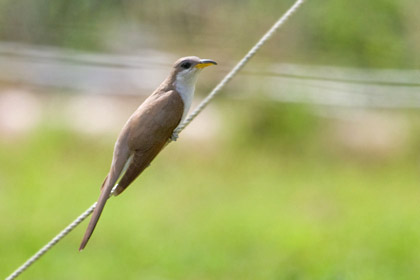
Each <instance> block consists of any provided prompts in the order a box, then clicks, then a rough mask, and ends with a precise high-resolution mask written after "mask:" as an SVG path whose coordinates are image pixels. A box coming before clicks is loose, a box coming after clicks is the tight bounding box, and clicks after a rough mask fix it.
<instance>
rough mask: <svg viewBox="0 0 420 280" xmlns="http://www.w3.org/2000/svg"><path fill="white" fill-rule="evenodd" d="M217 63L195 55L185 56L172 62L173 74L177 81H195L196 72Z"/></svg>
mask: <svg viewBox="0 0 420 280" xmlns="http://www.w3.org/2000/svg"><path fill="white" fill-rule="evenodd" d="M210 65H217V63H216V62H215V61H213V60H211V59H200V58H199V57H196V56H187V57H182V58H180V59H178V60H177V61H176V62H175V64H174V66H173V67H174V69H173V71H174V74H175V78H176V81H177V82H182V83H186V84H189V83H193V84H194V83H195V81H196V80H197V77H198V73H200V72H201V70H202V69H203V68H205V67H207V66H210Z"/></svg>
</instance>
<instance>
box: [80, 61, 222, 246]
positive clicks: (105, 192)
mask: <svg viewBox="0 0 420 280" xmlns="http://www.w3.org/2000/svg"><path fill="white" fill-rule="evenodd" d="M216 64H217V63H216V62H215V61H213V60H210V59H200V58H198V57H195V56H189V57H183V58H180V59H178V60H177V61H176V62H175V64H174V65H173V67H172V71H171V73H170V74H169V76H168V77H167V78H166V79H165V80H164V81H163V82H162V84H161V85H160V86H159V87H158V88H157V89H156V90H155V91H154V92H153V93H152V95H150V96H149V97H148V98H147V99H146V100H145V101H144V102H143V103H142V104H141V105H140V107H138V109H137V110H136V111H135V112H134V113H133V115H131V117H130V118H129V119H128V121H127V122H126V124H125V125H124V127H123V128H122V130H121V132H120V135H119V136H118V139H117V142H116V143H115V147H114V155H113V158H112V163H111V168H110V170H109V173H108V175H107V176H106V178H105V181H104V182H103V184H102V188H101V194H100V196H99V199H98V202H97V203H96V207H95V210H94V211H93V214H92V218H91V219H90V222H89V225H88V227H87V230H86V232H85V235H84V237H83V240H82V243H81V244H80V248H79V250H83V249H84V248H85V246H86V244H87V242H88V241H89V238H90V236H91V235H92V233H93V230H94V229H95V226H96V224H97V222H98V220H99V217H100V216H101V213H102V210H103V209H104V206H105V203H106V201H107V200H108V198H109V196H110V193H111V190H112V189H113V187H114V186H115V185H116V184H117V181H118V179H119V178H120V177H121V179H120V180H119V181H118V185H117V187H116V190H115V192H114V195H119V194H120V193H121V192H123V191H124V190H125V189H126V188H127V187H128V186H129V185H130V184H131V182H133V181H134V180H135V179H136V178H137V176H139V175H140V173H141V172H142V171H143V170H144V169H145V168H146V167H147V166H149V164H150V162H151V161H152V160H153V159H154V158H155V157H156V155H157V154H158V153H159V152H160V151H161V150H162V148H163V147H164V146H165V144H166V143H167V141H168V140H169V139H170V138H171V139H172V140H176V138H177V137H178V136H177V135H176V134H175V133H174V130H175V129H176V128H177V126H178V125H179V124H180V123H181V122H182V121H183V120H184V118H185V117H186V116H187V113H188V111H189V109H190V106H191V102H192V99H193V96H194V90H195V83H196V81H197V77H198V74H199V73H200V71H201V70H202V69H203V68H205V67H207V66H210V65H216Z"/></svg>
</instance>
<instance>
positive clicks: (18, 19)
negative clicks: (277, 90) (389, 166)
mask: <svg viewBox="0 0 420 280" xmlns="http://www.w3.org/2000/svg"><path fill="white" fill-rule="evenodd" d="M292 2H293V1H291V0H287V1H273V0H271V1H268V0H267V1H257V0H245V1H236V0H229V1H221V0H215V1H193V0H186V1H168V0H165V1H152V0H144V1H131V0H124V1H111V0H106V1H97V0H86V1H67V0H53V1H52V0H35V1H23V0H18V1H15V0H13V1H12V0H4V1H2V3H1V5H0V19H1V20H0V22H1V25H0V39H1V40H8V41H24V42H28V43H38V44H51V45H58V46H64V47H69V48H83V49H90V50H102V51H117V52H126V51H133V50H136V49H138V48H139V47H150V48H157V49H160V50H165V51H167V50H170V51H177V52H183V53H191V52H194V53H196V52H197V50H200V53H201V52H203V53H204V52H205V53H208V54H213V53H214V54H218V55H219V56H221V57H232V58H237V57H240V55H242V53H243V52H245V51H246V50H247V49H248V48H249V47H250V46H251V45H252V43H253V42H255V41H256V40H257V38H259V36H261V34H262V33H263V32H265V30H266V29H267V28H268V27H269V26H270V25H271V24H272V23H273V22H274V20H275V19H277V18H278V16H279V15H280V14H281V13H282V12H283V11H285V10H286V9H287V8H288V7H289V6H290V4H291V3H292ZM418 10H420V2H419V1H412V0H404V1H392V0H375V1H364V0H356V1H346V0H324V1H322V2H319V1H307V3H305V5H304V6H303V8H302V9H301V10H300V11H299V12H298V13H297V15H296V16H295V17H294V18H293V20H292V21H293V23H288V25H287V28H284V29H283V30H282V31H281V32H280V33H279V35H278V36H276V37H275V38H273V40H272V41H271V42H270V43H269V44H268V45H267V46H266V47H265V51H264V52H262V53H261V54H260V56H262V57H265V58H266V59H268V58H270V59H273V58H275V59H276V60H278V61H287V62H299V63H305V64H308V63H318V64H332V65H353V66H363V67H394V68H399V67H416V68H417V67H418V65H419V62H420V57H419V52H418V50H419V49H420V41H419V39H418V36H417V34H418V29H419V27H420V20H419V18H418V16H417V13H416V11H418ZM221 48H223V53H220V50H221ZM213 57H214V55H213Z"/></svg>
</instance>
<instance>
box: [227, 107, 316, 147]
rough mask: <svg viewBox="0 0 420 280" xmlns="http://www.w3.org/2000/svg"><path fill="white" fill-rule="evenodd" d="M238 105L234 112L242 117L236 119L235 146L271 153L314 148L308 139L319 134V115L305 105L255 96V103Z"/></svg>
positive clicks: (314, 137)
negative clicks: (239, 145) (258, 98)
mask: <svg viewBox="0 0 420 280" xmlns="http://www.w3.org/2000/svg"><path fill="white" fill-rule="evenodd" d="M251 104H252V105H251ZM236 105H237V106H235V109H236V110H235V112H234V114H240V115H241V117H240V118H233V119H234V120H235V123H234V124H232V126H234V127H236V129H235V133H234V145H237V144H240V143H243V144H242V145H245V146H253V147H260V148H263V149H266V150H268V151H270V152H274V151H276V150H277V151H278V152H281V153H284V152H286V153H287V152H292V153H295V152H297V151H299V150H300V151H303V150H305V149H306V148H310V147H312V146H311V145H310V143H309V141H308V139H312V140H314V139H316V138H317V134H318V133H319V129H318V118H317V117H316V116H314V114H313V112H312V109H311V108H310V107H309V106H308V105H306V104H284V103H278V102H273V101H272V100H255V99H254V100H253V102H252V103H249V102H244V103H243V104H236ZM241 105H242V106H241ZM238 120H239V121H238ZM308 144H309V145H308Z"/></svg>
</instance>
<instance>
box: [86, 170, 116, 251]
mask: <svg viewBox="0 0 420 280" xmlns="http://www.w3.org/2000/svg"><path fill="white" fill-rule="evenodd" d="M110 177H112V176H109V175H108V176H107V177H106V178H105V181H104V184H103V185H102V190H101V195H100V196H99V199H98V202H97V203H96V207H95V210H94V211H93V214H92V218H91V219H90V221H89V225H88V227H87V229H86V232H85V235H84V236H83V240H82V243H81V244H80V247H79V251H82V250H83V249H84V248H85V247H86V244H87V243H88V241H89V238H90V237H91V235H92V233H93V230H94V229H95V227H96V224H97V223H98V220H99V217H100V216H101V213H102V210H104V207H105V203H106V201H107V200H108V198H109V194H110V193H111V190H112V187H114V185H115V181H116V180H110V179H112V178H110ZM112 181H114V182H112Z"/></svg>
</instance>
